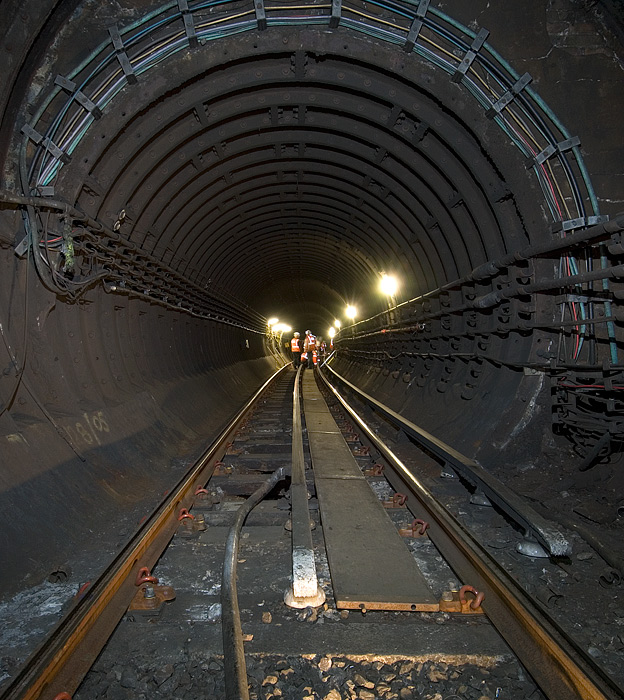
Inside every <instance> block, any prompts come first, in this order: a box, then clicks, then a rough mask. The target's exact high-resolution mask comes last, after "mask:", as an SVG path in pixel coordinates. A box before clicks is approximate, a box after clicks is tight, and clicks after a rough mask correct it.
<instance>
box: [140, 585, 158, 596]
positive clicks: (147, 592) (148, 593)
mask: <svg viewBox="0 0 624 700" xmlns="http://www.w3.org/2000/svg"><path fill="white" fill-rule="evenodd" d="M143 597H144V598H155V597H156V592H155V591H154V589H153V588H152V586H145V588H144V589H143Z"/></svg>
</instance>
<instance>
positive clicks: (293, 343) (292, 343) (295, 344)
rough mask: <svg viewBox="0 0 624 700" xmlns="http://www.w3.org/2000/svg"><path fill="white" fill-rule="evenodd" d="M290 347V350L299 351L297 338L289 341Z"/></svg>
mask: <svg viewBox="0 0 624 700" xmlns="http://www.w3.org/2000/svg"><path fill="white" fill-rule="evenodd" d="M290 349H291V350H292V352H301V348H300V347H299V338H293V339H292V340H291V341H290Z"/></svg>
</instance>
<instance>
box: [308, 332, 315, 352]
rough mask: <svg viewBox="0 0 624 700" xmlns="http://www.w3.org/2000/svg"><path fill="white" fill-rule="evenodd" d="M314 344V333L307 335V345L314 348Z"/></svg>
mask: <svg viewBox="0 0 624 700" xmlns="http://www.w3.org/2000/svg"><path fill="white" fill-rule="evenodd" d="M315 346H316V336H315V335H311V334H310V335H309V336H308V347H309V348H310V349H312V348H314V347H315Z"/></svg>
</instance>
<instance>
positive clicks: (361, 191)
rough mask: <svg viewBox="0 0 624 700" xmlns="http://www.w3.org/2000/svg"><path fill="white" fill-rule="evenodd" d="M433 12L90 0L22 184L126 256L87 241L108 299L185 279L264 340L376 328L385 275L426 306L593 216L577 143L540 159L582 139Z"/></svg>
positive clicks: (46, 68)
mask: <svg viewBox="0 0 624 700" xmlns="http://www.w3.org/2000/svg"><path fill="white" fill-rule="evenodd" d="M427 5H428V3H420V5H418V7H416V6H413V7H412V6H410V5H400V4H396V3H361V4H360V3H353V4H351V3H350V4H349V5H347V4H344V5H342V4H341V3H339V2H335V3H334V5H333V9H332V10H331V12H330V9H328V8H327V7H326V6H314V5H310V6H306V7H300V6H294V5H293V6H292V10H291V9H290V7H291V6H290V5H285V6H283V7H280V6H275V7H271V6H270V5H267V6H266V7H265V6H264V4H263V3H260V4H259V5H257V6H256V8H255V9H254V10H250V8H249V6H248V4H246V3H231V2H229V3H192V4H191V6H190V7H188V8H187V4H186V3H184V2H182V3H179V4H171V3H170V4H169V5H168V6H166V8H164V9H160V10H154V8H148V7H147V6H145V7H141V8H138V7H134V8H133V9H132V11H130V10H128V11H126V12H125V16H124V17H122V18H120V17H119V16H118V15H117V14H113V12H112V10H111V9H106V8H102V7H99V6H98V7H97V8H96V7H95V6H92V5H90V4H89V3H84V4H82V6H81V7H80V10H79V11H77V12H76V13H75V15H74V17H72V18H71V21H69V22H67V24H66V25H65V26H64V27H63V29H62V31H61V33H60V35H59V36H58V37H57V39H56V41H55V44H54V48H53V50H52V53H51V55H49V56H47V57H46V58H45V59H43V60H44V62H43V64H42V66H41V67H40V68H39V70H38V74H37V79H38V80H40V81H41V82H42V85H41V90H40V92H39V96H38V97H37V98H36V99H35V100H34V101H33V102H34V103H33V105H32V106H30V107H29V111H31V112H33V113H34V117H31V118H30V119H29V120H28V127H27V131H26V136H27V137H28V138H27V144H26V148H25V154H24V155H23V163H27V166H24V167H23V168H22V175H21V177H22V185H23V186H24V187H26V188H28V191H29V192H30V193H31V194H41V193H43V194H47V195H48V196H51V197H52V198H57V199H58V198H60V199H62V200H63V201H64V202H71V203H72V204H75V205H76V206H77V208H78V209H79V210H80V211H81V212H84V213H85V214H86V215H87V216H89V217H92V219H94V220H97V222H99V223H101V224H103V226H104V227H105V228H106V229H107V231H109V232H110V231H112V232H113V235H114V236H116V237H117V238H118V239H121V240H122V245H121V246H120V245H119V241H118V242H117V243H115V242H114V241H112V242H111V241H108V242H107V244H106V245H104V244H102V241H101V236H100V237H98V236H97V235H93V233H91V234H88V233H85V236H86V240H85V239H84V238H82V239H81V235H80V232H78V233H77V234H75V236H76V243H77V249H78V250H77V260H78V262H79V263H80V262H81V261H82V262H83V268H84V270H83V278H85V279H89V277H90V276H92V277H93V276H94V275H93V274H91V275H90V272H91V271H92V270H93V269H94V268H98V266H99V267H102V266H105V264H106V261H107V260H110V259H111V254H112V255H114V256H117V258H118V260H117V268H116V270H115V274H113V275H109V277H108V279H107V280H106V282H105V283H106V284H107V289H109V290H116V291H121V290H122V288H123V287H124V286H125V287H127V289H128V290H129V289H130V287H132V282H133V281H134V282H135V283H136V281H137V280H141V279H142V282H141V284H140V285H139V288H138V291H139V292H140V293H141V294H144V295H147V296H148V297H149V296H150V295H151V296H153V297H154V298H159V299H161V300H163V299H164V300H165V301H167V300H168V299H169V300H171V299H176V298H177V297H176V296H175V294H174V293H173V292H171V291H170V293H169V294H168V293H167V290H166V289H165V287H166V284H165V283H164V280H165V279H166V278H167V277H168V276H176V278H177V279H178V283H179V285H181V286H182V287H184V286H187V288H191V287H192V289H193V290H194V293H196V294H198V295H200V296H201V294H202V293H204V292H206V293H207V294H216V295H218V296H220V298H222V299H227V300H230V301H232V303H235V304H237V305H242V308H243V309H252V310H253V312H254V313H253V314H252V316H253V320H252V321H249V319H248V322H251V323H252V325H253V324H257V323H258V322H259V321H258V314H259V315H261V316H270V315H273V314H275V313H276V312H279V313H280V314H282V310H285V314H284V315H285V317H287V316H288V314H290V316H291V318H292V320H293V322H297V323H299V322H301V323H305V322H306V321H305V320H304V319H306V318H310V317H312V318H313V319H314V320H318V321H319V322H320V321H321V319H322V320H323V322H325V321H327V320H330V319H331V318H332V317H333V316H334V315H337V314H339V313H340V312H341V310H342V308H343V307H344V305H345V304H346V303H347V302H353V303H355V304H356V305H358V307H359V309H360V312H361V313H362V314H364V315H366V314H369V313H372V312H375V311H378V310H380V309H381V308H383V304H384V303H385V300H384V299H382V298H381V296H380V295H379V294H377V293H376V292H375V289H376V285H377V281H378V279H379V275H380V274H381V273H382V272H392V273H394V274H396V275H397V276H398V277H399V279H400V282H401V293H400V296H401V299H409V298H412V297H415V296H418V295H421V294H423V293H425V292H427V291H429V290H432V289H436V288H437V287H439V286H441V285H443V284H444V283H446V282H449V281H451V280H455V279H457V278H461V277H462V276H464V275H467V274H468V273H470V271H471V270H473V269H474V268H475V267H478V266H479V265H482V264H483V263H484V262H486V261H488V260H492V259H496V258H498V257H500V256H502V255H503V254H505V253H506V252H508V251H510V250H516V249H518V248H520V247H522V246H523V245H525V244H526V243H527V242H528V241H530V240H531V239H534V238H535V237H539V236H540V235H543V234H544V231H545V230H547V228H548V216H545V210H547V208H548V207H550V208H551V209H554V207H555V206H556V207H557V208H558V209H559V210H560V211H561V209H562V208H565V209H566V210H567V213H565V212H564V214H563V218H567V217H568V216H569V217H570V218H573V217H574V216H579V215H581V216H585V215H586V214H587V212H586V211H585V204H586V202H587V199H588V195H587V193H586V192H585V190H584V189H583V188H584V185H582V188H581V189H583V191H582V192H581V193H579V192H578V191H577V192H576V193H575V192H574V188H577V189H578V185H577V183H576V180H577V179H580V178H579V170H578V166H577V163H576V161H575V158H574V157H570V159H569V160H570V161H571V164H570V162H568V160H566V158H567V156H566V153H565V149H559V151H558V150H557V147H556V146H555V148H554V151H553V152H552V153H546V156H547V157H546V156H545V157H544V162H546V166H547V168H548V170H546V168H545V167H544V166H543V165H542V164H540V166H541V167H537V166H536V169H537V170H539V171H540V172H537V177H536V174H535V172H534V171H533V169H532V167H531V165H533V166H535V165H536V163H535V162H534V161H533V162H532V163H531V162H529V165H528V166H527V164H526V163H525V156H526V155H527V154H529V155H530V154H533V155H534V156H535V155H538V154H539V153H540V152H543V149H547V148H548V147H549V143H552V142H553V141H554V142H555V144H556V143H559V142H562V141H565V139H564V138H563V137H564V136H566V134H562V133H561V132H560V131H558V126H559V125H558V124H557V122H555V124H554V126H553V123H552V121H551V120H550V119H546V117H545V116H544V114H543V112H542V111H541V110H540V109H538V108H537V107H536V105H535V101H534V99H533V98H529V97H528V96H527V95H528V91H529V89H530V88H529V87H527V86H528V81H525V82H524V83H522V80H521V81H520V82H518V78H519V76H518V75H514V74H513V73H511V74H510V73H508V71H507V67H506V65H505V64H504V62H501V61H498V60H495V59H496V54H493V55H492V54H491V53H487V55H486V51H485V48H484V46H482V45H483V41H484V39H485V38H486V37H487V33H485V35H484V34H483V33H481V34H479V33H475V32H471V31H469V30H465V31H464V30H463V29H462V28H461V27H460V26H459V25H457V24H456V23H453V21H452V20H448V18H446V17H445V16H444V15H442V13H440V12H439V11H438V10H436V9H434V8H428V7H427ZM154 7H157V6H156V5H155V6H154ZM185 8H187V9H185ZM148 9H151V10H152V11H151V14H148ZM331 13H333V16H332V14H331ZM317 23H322V24H324V25H325V26H322V27H320V28H316V27H315V26H314V25H315V24H317ZM100 42H101V43H100ZM397 44H399V45H397ZM94 45H98V49H97V50H95V51H93V46H94ZM89 52H92V53H91V54H89ZM482 53H483V59H484V60H483V61H482V62H481V63H480V61H481V59H482V55H481V54H482ZM68 80H69V81H70V82H67V81H68ZM52 81H55V84H52ZM477 88H478V89H479V90H481V91H482V92H478V90H477ZM505 100H506V101H505ZM522 100H525V101H526V104H521V102H522ZM484 101H485V104H484ZM516 104H517V105H518V107H517V108H516ZM488 105H489V106H490V113H489V114H487V109H486V108H487V106H488ZM501 105H502V106H501ZM492 106H493V109H492ZM21 109H24V105H23V104H22V105H21ZM503 110H507V111H508V113H507V112H503ZM514 110H517V111H514ZM503 116H504V117H505V118H504V119H503ZM28 128H31V129H33V130H34V131H28ZM553 129H554V131H553ZM510 137H511V139H510ZM46 139H47V140H46ZM37 141H38V142H39V143H38V144H37ZM514 141H515V142H516V143H514ZM574 145H576V144H574ZM35 146H37V147H35ZM518 146H521V147H522V148H519V147H518ZM572 148H573V146H568V147H567V150H568V151H571V150H572ZM523 149H524V152H523ZM567 155H568V156H571V153H568V154H567ZM575 156H577V157H578V156H579V152H578V149H576V152H575ZM550 158H552V160H548V159H550ZM27 168H28V170H29V172H28V175H25V170H26V169H27ZM541 171H543V172H541ZM553 183H554V185H553ZM554 187H556V188H557V191H558V192H557V193H556V194H554V195H553V196H551V191H552V192H554ZM51 188H53V189H51ZM544 189H545V190H546V197H545V195H544V192H543V190H544ZM548 197H550V198H551V199H552V200H556V199H557V200H559V201H558V202H555V203H554V204H553V203H548V202H546V203H545V198H546V200H547V198H548ZM555 213H556V212H555ZM41 225H42V226H45V227H46V230H47V233H48V237H49V238H50V240H55V238H56V239H58V238H59V236H60V235H62V230H63V229H62V227H63V225H64V224H63V221H62V217H61V216H58V215H57V216H47V217H45V222H42V224H41ZM89 238H90V239H91V240H89ZM98 239H99V240H98ZM128 243H129V245H130V246H131V250H128V249H127V244H128ZM121 248H123V251H122V255H121V262H120V261H119V257H120V256H119V252H120V249H121ZM81 254H82V257H81ZM159 265H163V266H164V268H163V269H165V270H166V271H167V272H166V274H162V270H161V271H160V272H157V274H156V277H155V278H154V277H153V276H152V277H150V271H151V272H153V271H154V270H155V269H156V268H158V266H159ZM96 276H97V275H96ZM103 277H105V275H103ZM78 279H80V277H78ZM154 279H157V280H158V281H157V283H155V282H154ZM57 281H58V280H57ZM72 284H73V283H72ZM189 285H190V287H189ZM74 286H75V285H74ZM70 289H72V290H73V289H74V288H73V287H71V286H70ZM156 290H157V291H156ZM226 290H227V291H226ZM74 291H75V290H74ZM233 300H236V301H233ZM176 303H178V305H179V302H176ZM224 303H227V302H224Z"/></svg>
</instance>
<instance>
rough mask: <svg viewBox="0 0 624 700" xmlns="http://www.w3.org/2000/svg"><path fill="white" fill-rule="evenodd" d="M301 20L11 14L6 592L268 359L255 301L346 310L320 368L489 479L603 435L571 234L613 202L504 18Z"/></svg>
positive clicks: (161, 481)
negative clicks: (598, 187)
mask: <svg viewBox="0 0 624 700" xmlns="http://www.w3.org/2000/svg"><path fill="white" fill-rule="evenodd" d="M11 4H12V3H11V2H9V1H7V0H4V2H2V3H1V7H2V9H7V8H8V7H9V5H11ZM27 4H28V3H27ZM455 4H457V5H458V8H459V7H460V6H461V3H455ZM495 4H496V3H495ZM499 4H500V3H499ZM538 5H539V6H540V7H541V8H542V9H541V10H540V11H543V3H542V4H540V3H536V7H537V6H538ZM185 8H186V9H185ZM289 8H290V5H289V4H288V3H286V4H282V5H274V6H271V5H270V4H269V3H266V5H265V3H264V2H259V3H256V4H255V5H254V4H253V3H249V2H222V3H202V2H195V3H188V4H187V3H181V4H180V3H169V4H168V5H166V6H163V7H160V6H159V5H157V4H155V3H150V2H141V3H134V4H132V5H129V6H124V8H123V11H122V12H119V8H118V7H117V6H115V7H114V8H113V7H112V6H110V7H109V6H106V5H105V6H101V4H99V3H98V4H92V3H87V2H84V3H81V2H69V1H66V2H57V3H54V2H47V3H45V2H44V3H41V4H40V5H39V7H38V10H37V12H34V13H33V14H32V15H30V16H29V17H24V15H20V16H19V17H17V18H16V19H15V20H14V22H15V23H16V24H15V27H14V28H15V31H16V32H17V31H18V30H19V36H20V37H22V39H23V42H22V44H23V45H22V49H21V54H20V55H19V56H17V55H16V56H15V58H11V60H10V64H9V70H8V71H7V75H6V76H5V78H4V80H5V83H6V87H7V88H8V89H7V92H6V94H5V96H4V97H3V105H4V107H5V109H4V115H3V137H2V147H3V149H4V150H3V155H4V178H3V195H2V202H3V203H2V204H1V206H2V209H1V210H0V216H1V218H0V245H1V247H0V255H1V260H0V263H1V265H2V275H1V277H0V299H1V305H2V309H3V311H2V317H1V318H0V323H1V324H2V326H1V329H0V330H1V331H2V338H3V341H4V342H3V344H2V345H0V356H1V358H2V359H1V364H2V367H3V368H5V370H4V372H3V374H2V375H1V376H0V440H2V443H3V448H2V452H3V467H4V468H3V473H2V479H3V483H4V487H3V489H2V493H0V508H2V509H3V510H5V511H6V512H9V511H12V512H13V513H14V516H13V517H12V518H11V521H10V523H9V524H8V525H7V527H6V528H4V530H3V533H2V534H1V535H0V538H1V539H2V550H3V558H4V561H5V566H4V567H3V573H2V574H1V576H2V590H3V591H9V590H11V589H13V588H16V587H18V586H19V585H21V584H22V583H24V582H25V581H27V580H30V581H31V582H36V581H37V580H41V579H42V578H43V577H45V574H46V573H48V571H49V570H50V567H51V566H53V565H54V564H60V563H61V562H62V561H64V559H66V558H70V557H71V556H78V555H76V554H73V555H72V554H71V553H72V551H74V550H80V551H81V552H82V550H90V549H93V550H94V551H95V550H96V549H97V550H98V552H99V554H98V556H100V555H101V553H102V552H101V550H102V549H104V550H107V551H108V552H109V553H111V552H113V551H114V549H115V546H116V543H117V541H118V540H119V539H120V538H122V537H123V536H124V535H125V534H127V533H129V532H131V531H132V530H133V528H134V527H135V526H136V523H137V522H138V521H139V519H140V518H141V517H142V516H143V515H144V514H145V512H146V511H148V510H149V508H150V507H151V506H152V505H153V504H154V503H155V502H156V500H157V497H158V494H160V493H162V491H163V490H165V489H166V488H168V486H170V485H171V483H172V481H175V480H176V478H178V477H179V475H180V473H181V472H182V471H183V469H184V466H185V465H186V464H188V462H189V460H190V459H191V458H192V457H193V456H194V455H196V454H197V453H198V451H199V450H200V449H201V446H202V444H203V442H202V441H205V440H206V439H208V440H210V438H211V437H215V436H216V435H217V433H218V431H219V430H220V428H222V427H223V426H224V425H225V424H226V422H227V420H228V419H229V418H230V417H231V416H232V415H233V414H234V413H235V412H236V411H237V410H238V409H239V408H240V407H241V406H242V404H243V403H244V401H245V399H246V398H247V397H248V395H249V394H250V393H251V392H252V391H253V390H255V389H256V388H257V387H258V386H260V384H261V383H262V382H263V381H264V380H265V379H266V378H267V377H268V376H270V374H271V373H272V372H273V371H275V369H276V367H278V366H280V365H281V364H282V363H283V362H284V361H285V358H284V357H283V356H282V355H280V354H279V353H277V350H278V348H277V345H278V344H279V343H276V339H275V338H274V337H272V336H271V335H270V334H267V325H266V322H267V318H269V317H270V316H273V315H278V316H279V317H280V319H284V320H285V321H287V322H289V323H290V324H291V325H292V326H293V327H297V328H298V329H299V330H300V331H301V332H303V331H304V329H305V328H313V329H314V330H315V331H316V332H317V333H318V334H319V335H326V330H327V328H328V327H329V326H330V325H331V324H332V323H333V320H334V318H336V317H341V316H342V314H343V311H344V307H345V305H346V304H347V303H353V304H355V305H356V306H357V307H358V310H359V320H358V321H357V322H356V323H355V324H354V325H353V326H349V327H347V326H343V329H342V331H341V332H340V334H339V335H338V337H337V338H336V348H337V355H336V357H335V360H334V361H333V362H334V367H335V368H336V369H337V370H338V371H339V372H341V373H344V374H345V375H346V376H347V377H348V378H349V379H350V380H351V381H354V382H355V383H356V384H359V385H360V386H362V388H364V389H365V390H366V391H368V392H370V393H372V394H374V395H375V396H376V397H377V398H379V399H380V400H382V401H383V402H385V403H387V404H389V405H390V406H391V407H393V408H394V409H395V410H398V411H400V412H401V413H402V414H404V415H405V416H406V417H408V418H409V419H410V420H412V421H414V422H415V423H417V424H419V425H421V426H422V427H424V428H425V429H427V430H429V431H431V432H433V433H434V434H436V435H438V436H439V437H441V438H442V439H443V440H445V441H446V442H448V443H449V444H451V445H453V446H454V447H456V448H457V449H460V450H463V451H464V452H466V453H467V454H468V455H469V456H471V457H474V456H479V457H480V458H482V459H483V460H484V462H485V463H486V465H489V466H492V468H494V469H497V470H503V469H504V468H506V466H509V465H510V464H511V463H512V462H513V461H514V460H515V461H518V460H520V461H522V462H523V463H532V462H535V460H537V459H538V456H539V453H540V451H541V450H542V447H543V445H544V443H545V442H549V441H552V434H553V423H554V431H555V433H558V434H559V435H560V436H563V437H565V438H567V442H566V445H569V447H570V448H574V449H575V450H576V454H577V456H578V458H579V459H584V458H585V459H586V458H587V455H588V454H590V455H591V454H592V449H594V450H595V446H596V445H597V444H600V445H602V447H604V445H605V444H606V443H605V439H604V436H605V435H608V436H611V439H610V440H609V449H610V450H616V448H617V445H618V444H619V442H618V440H619V437H618V436H619V435H620V433H621V426H620V424H619V419H617V414H618V411H619V409H620V408H621V404H620V402H619V400H618V399H617V398H614V397H613V396H611V395H610V394H609V388H610V387H612V386H613V381H614V380H615V381H616V382H617V378H618V376H619V374H618V373H619V371H620V370H619V366H620V364H621V359H620V357H621V353H622V348H621V342H620V338H619V335H617V336H616V330H617V331H618V333H619V328H618V329H616V311H617V310H616V308H615V306H614V305H612V304H615V301H616V300H615V297H614V296H613V294H612V288H613V282H612V281H611V282H610V281H608V279H607V278H608V277H613V276H614V275H611V271H610V269H607V268H611V266H612V265H613V263H614V261H616V257H617V255H618V254H619V253H618V249H617V241H614V240H611V239H609V240H606V238H607V233H611V230H610V231H608V232H607V233H605V232H604V231H603V232H602V234H600V233H594V236H595V237H596V238H595V240H598V241H606V243H608V244H609V247H607V246H606V245H601V246H600V247H598V246H597V245H595V246H593V247H589V245H586V244H579V247H578V248H574V249H570V248H568V247H566V246H565V245H562V244H561V240H562V238H563V237H565V236H568V235H580V232H582V231H585V230H590V231H594V229H595V228H596V227H600V226H603V228H604V225H605V224H606V222H607V220H608V217H607V216H605V215H603V214H602V213H601V212H600V211H599V209H598V206H599V203H598V200H597V197H596V195H595V194H594V191H593V189H592V186H591V180H590V177H589V173H588V170H587V166H586V165H585V162H584V160H583V155H582V152H581V147H580V142H579V140H578V139H577V138H576V137H575V136H572V135H571V134H570V133H568V132H567V131H566V130H565V128H564V127H563V126H562V125H561V123H560V122H559V121H558V119H557V117H556V116H555V115H554V114H553V112H552V111H551V110H550V108H548V107H546V105H545V104H544V103H543V102H542V100H541V98H540V97H539V96H538V94H537V93H538V92H539V87H540V86H539V85H538V86H535V85H534V84H532V78H531V76H530V75H529V74H528V73H524V74H523V73H522V72H521V70H519V72H518V73H516V72H514V71H513V69H512V68H511V67H510V66H509V65H508V64H507V63H506V61H505V60H504V59H503V58H501V57H500V56H499V55H498V54H497V53H496V52H495V51H494V50H493V49H492V48H491V46H490V44H489V43H486V40H487V41H488V42H490V43H491V44H492V45H494V46H496V45H497V41H496V30H499V31H500V32H501V33H502V34H503V35H505V33H506V32H507V31H508V30H507V29H506V28H505V27H504V26H503V25H504V13H502V14H501V13H499V14H498V15H496V14H494V15H492V21H493V22H498V25H496V24H495V25H494V26H492V27H490V29H491V31H492V36H491V37H490V38H488V36H487V33H484V32H483V31H481V30H480V27H475V26H473V25H471V29H467V28H465V27H463V25H461V24H460V23H458V22H457V21H455V20H453V19H451V18H450V17H448V16H446V15H445V14H443V13H442V12H441V11H440V10H439V9H437V8H434V7H433V5H432V6H431V7H429V6H428V3H416V4H413V3H408V2H405V3H402V2H361V1H359V0H354V1H353V2H344V3H340V2H334V3H333V4H332V5H331V7H330V9H328V7H327V6H324V5H323V6H321V5H317V4H315V3H304V4H303V5H301V6H299V5H297V6H294V5H293V6H292V9H289ZM458 12H460V14H461V12H462V10H461V9H458ZM20 22H21V24H19V23H20ZM527 27H528V25H526V26H524V27H523V28H524V29H525V30H527V31H528V29H527ZM521 28H522V27H521ZM543 40H544V37H543V36H542V35H539V36H529V35H527V46H526V56H527V58H528V57H531V56H533V55H534V54H533V50H534V49H536V47H537V46H539V48H540V49H541V48H543V47H542V46H541V43H542V42H543ZM531 42H533V43H531ZM512 48H513V52H514V53H515V54H516V57H518V55H519V54H520V53H521V51H520V50H519V48H518V46H517V45H515V46H513V47H512ZM562 60H563V59H562ZM566 60H567V59H566ZM570 60H571V59H570ZM571 70H572V69H570V71H571ZM539 77H540V78H541V81H542V83H543V86H544V87H548V85H549V83H548V81H547V80H546V79H545V78H544V76H542V75H540V76H539ZM570 79H571V78H570ZM552 80H556V79H555V78H552ZM538 82H539V81H538ZM534 87H535V88H536V89H537V92H535V91H534V90H533V88H534ZM584 126H585V127H588V126H589V125H588V124H585V125H584ZM589 155H590V158H591V157H592V155H593V154H592V153H591V149H590V154H589ZM592 162H593V163H594V165H596V162H595V159H594V161H592ZM607 167H611V166H610V165H609V163H607ZM612 213H614V212H612ZM592 227H593V228H592ZM613 231H616V228H614V229H613ZM592 240H593V239H592ZM540 246H542V248H540V249H539V250H538V248H539V247H540ZM544 246H545V247H544ZM614 246H615V247H614ZM620 253H621V251H620ZM614 256H615V257H614ZM616 262H617V261H616ZM385 272H391V273H393V274H395V275H396V276H397V277H398V278H399V281H400V285H401V286H400V293H399V296H398V297H397V298H396V299H390V300H389V299H387V298H384V297H383V296H381V295H380V294H379V293H378V292H377V285H378V282H379V278H380V276H381V275H382V274H383V273H385ZM561 277H570V278H573V279H572V281H571V282H568V283H567V284H564V283H561V281H558V280H559V278H561ZM610 285H611V286H610ZM616 285H617V283H616ZM389 307H390V308H389ZM392 307H395V308H392ZM598 317H599V318H600V320H599V321H596V323H590V321H592V319H595V318H598ZM581 321H585V322H586V323H585V324H581ZM278 340H279V339H278ZM283 340H286V338H285V337H284V338H283V339H282V341H283ZM283 349H284V347H283V343H281V350H282V352H283ZM286 359H287V358H286ZM601 380H603V381H601ZM609 382H611V384H609ZM587 384H589V385H590V386H591V385H595V386H596V387H597V389H596V391H595V392H594V393H593V394H592V396H591V397H590V398H589V399H588V397H587V396H582V397H579V396H578V394H576V393H574V392H573V391H571V387H572V388H575V387H577V386H581V385H582V386H586V385H587ZM605 406H606V407H607V410H606V411H604V410H603V408H604V407H605ZM618 431H619V432H618ZM600 440H603V442H602V443H600ZM549 444H550V443H549ZM566 449H568V448H566ZM601 449H602V448H601ZM17 504H19V508H16V506H17ZM121 514H123V515H121ZM44 522H45V523H49V522H54V523H55V527H54V528H48V527H44V526H43V523H44ZM102 523H106V524H105V525H102ZM95 532H99V533H100V537H98V538H97V542H96V541H94V538H93V537H90V536H86V535H87V534H88V533H95ZM89 541H91V542H89ZM96 545H97V546H96ZM80 556H82V555H80ZM24 561H30V562H32V564H28V565H27V566H26V567H24ZM93 566H94V567H97V563H94V564H93ZM72 568H74V569H75V567H72Z"/></svg>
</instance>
